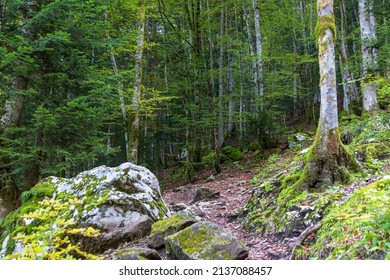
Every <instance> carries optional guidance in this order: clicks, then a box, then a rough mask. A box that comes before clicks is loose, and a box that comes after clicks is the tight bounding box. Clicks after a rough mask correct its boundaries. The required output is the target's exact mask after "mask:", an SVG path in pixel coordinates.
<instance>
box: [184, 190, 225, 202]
mask: <svg viewBox="0 0 390 280" xmlns="http://www.w3.org/2000/svg"><path fill="white" fill-rule="evenodd" d="M220 194H221V192H220V191H216V190H213V189H209V188H200V189H197V190H196V193H195V197H194V199H193V200H192V202H191V204H194V203H195V202H198V201H201V200H205V199H210V198H217V197H219V196H220Z"/></svg>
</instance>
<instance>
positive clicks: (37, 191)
mask: <svg viewBox="0 0 390 280" xmlns="http://www.w3.org/2000/svg"><path fill="white" fill-rule="evenodd" d="M54 192H55V187H54V185H53V184H52V183H50V182H41V183H39V184H37V185H36V186H35V187H33V188H32V189H30V190H28V191H25V192H23V193H22V195H21V199H22V203H26V202H27V201H29V200H33V199H42V198H45V197H51V196H52V195H53V193H54Z"/></svg>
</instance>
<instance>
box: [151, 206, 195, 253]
mask: <svg viewBox="0 0 390 280" xmlns="http://www.w3.org/2000/svg"><path fill="white" fill-rule="evenodd" d="M197 221H198V220H197V219H196V218H195V216H194V215H192V214H191V213H190V212H188V211H181V212H178V213H176V214H173V215H172V216H171V217H169V218H167V219H164V220H161V221H158V222H156V223H154V224H153V226H152V232H151V233H150V243H149V245H150V246H151V247H152V248H156V249H158V248H161V247H163V246H164V239H165V237H167V236H169V235H172V234H174V233H176V232H178V231H181V230H183V229H185V228H186V227H189V226H191V225H192V224H194V223H196V222H197Z"/></svg>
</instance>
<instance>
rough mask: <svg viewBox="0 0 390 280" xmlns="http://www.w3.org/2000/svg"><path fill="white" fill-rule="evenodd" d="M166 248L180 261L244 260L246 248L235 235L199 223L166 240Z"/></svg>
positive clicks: (206, 223) (215, 226)
mask: <svg viewBox="0 0 390 280" xmlns="http://www.w3.org/2000/svg"><path fill="white" fill-rule="evenodd" d="M165 248H166V250H167V252H168V254H170V256H172V257H173V258H174V259H179V260H243V259H245V258H247V257H248V250H247V248H246V246H245V245H244V244H243V243H242V242H241V241H239V240H238V239H237V238H236V237H235V236H233V234H231V233H230V232H228V231H226V230H225V229H223V228H221V227H219V226H217V225H215V224H213V223H210V222H198V223H196V224H193V225H192V226H190V227H188V228H186V229H184V230H182V231H179V232H178V233H175V234H173V235H170V236H168V237H166V238H165Z"/></svg>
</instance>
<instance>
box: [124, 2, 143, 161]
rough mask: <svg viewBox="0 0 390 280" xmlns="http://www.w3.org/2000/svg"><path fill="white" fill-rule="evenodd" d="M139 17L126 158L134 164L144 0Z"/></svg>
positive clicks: (138, 119)
mask: <svg viewBox="0 0 390 280" xmlns="http://www.w3.org/2000/svg"><path fill="white" fill-rule="evenodd" d="M139 8H140V18H139V37H138V39H137V51H136V54H135V67H134V68H135V79H134V91H133V98H132V102H131V112H130V116H129V117H130V121H129V124H130V129H129V131H130V135H129V148H128V156H127V158H128V160H129V161H130V162H133V163H135V164H137V163H138V140H139V139H138V138H139V129H140V116H139V113H140V101H141V91H142V89H141V84H142V58H143V50H144V36H145V34H144V33H145V0H139Z"/></svg>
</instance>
